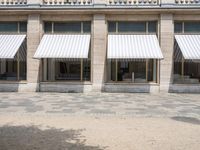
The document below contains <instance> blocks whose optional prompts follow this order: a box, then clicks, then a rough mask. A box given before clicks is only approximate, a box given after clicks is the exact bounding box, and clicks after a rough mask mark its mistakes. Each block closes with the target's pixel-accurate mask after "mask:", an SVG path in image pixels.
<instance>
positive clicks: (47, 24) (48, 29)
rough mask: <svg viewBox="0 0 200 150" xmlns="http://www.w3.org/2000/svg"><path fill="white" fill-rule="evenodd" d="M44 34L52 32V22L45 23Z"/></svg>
mask: <svg viewBox="0 0 200 150" xmlns="http://www.w3.org/2000/svg"><path fill="white" fill-rule="evenodd" d="M44 32H45V33H47V32H50V33H51V32H52V22H45V23H44Z"/></svg>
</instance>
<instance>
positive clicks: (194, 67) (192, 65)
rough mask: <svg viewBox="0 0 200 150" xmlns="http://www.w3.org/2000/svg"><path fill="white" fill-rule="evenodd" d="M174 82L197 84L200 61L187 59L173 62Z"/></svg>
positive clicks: (199, 78)
mask: <svg viewBox="0 0 200 150" xmlns="http://www.w3.org/2000/svg"><path fill="white" fill-rule="evenodd" d="M174 83H177V84H199V83H200V63H199V62H189V61H183V62H174Z"/></svg>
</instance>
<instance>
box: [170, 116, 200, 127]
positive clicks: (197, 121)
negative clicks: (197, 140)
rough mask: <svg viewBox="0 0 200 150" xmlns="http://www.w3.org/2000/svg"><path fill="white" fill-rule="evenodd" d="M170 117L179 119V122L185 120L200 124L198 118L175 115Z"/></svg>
mask: <svg viewBox="0 0 200 150" xmlns="http://www.w3.org/2000/svg"><path fill="white" fill-rule="evenodd" d="M171 119H173V120H176V121H180V122H185V123H190V124H195V125H200V120H199V119H197V118H192V117H184V116H176V117H172V118H171Z"/></svg>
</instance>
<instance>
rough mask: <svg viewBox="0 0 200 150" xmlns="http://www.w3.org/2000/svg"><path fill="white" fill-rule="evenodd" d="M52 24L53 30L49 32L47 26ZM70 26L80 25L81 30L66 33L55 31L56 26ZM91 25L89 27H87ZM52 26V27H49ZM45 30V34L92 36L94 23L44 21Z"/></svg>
mask: <svg viewBox="0 0 200 150" xmlns="http://www.w3.org/2000/svg"><path fill="white" fill-rule="evenodd" d="M48 23H49V24H51V30H47V28H46V24H48ZM65 23H66V24H68V23H69V24H70V23H80V30H77V31H75V30H74V31H70V30H69V31H64V30H60V31H59V32H58V31H55V24H58V25H59V24H65ZM87 25H89V26H87ZM49 26H50V25H49ZM43 29H44V33H47V34H48V33H52V34H53V33H61V34H70V33H74V34H80V33H81V34H90V33H91V32H92V22H91V21H44V23H43ZM49 29H50V28H49Z"/></svg>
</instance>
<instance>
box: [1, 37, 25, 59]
mask: <svg viewBox="0 0 200 150" xmlns="http://www.w3.org/2000/svg"><path fill="white" fill-rule="evenodd" d="M25 38H26V35H0V59H13V58H14V57H15V55H16V53H17V51H18V50H19V48H20V46H21V45H22V43H23V41H24V39H25Z"/></svg>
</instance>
